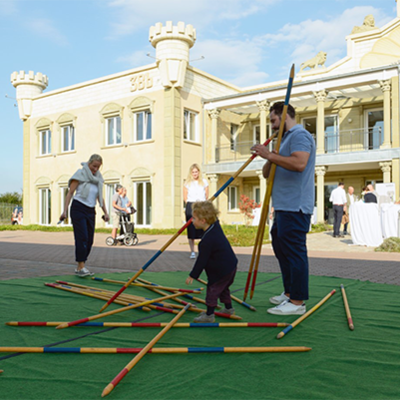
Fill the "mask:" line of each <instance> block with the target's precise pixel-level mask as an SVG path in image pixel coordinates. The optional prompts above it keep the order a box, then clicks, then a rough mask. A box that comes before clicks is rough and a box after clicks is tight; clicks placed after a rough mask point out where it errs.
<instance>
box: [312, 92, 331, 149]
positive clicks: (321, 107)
mask: <svg viewBox="0 0 400 400" xmlns="http://www.w3.org/2000/svg"><path fill="white" fill-rule="evenodd" d="M327 94H328V92H327V91H326V90H320V91H319V92H314V96H315V99H316V100H317V154H324V153H325V99H326V95H327Z"/></svg>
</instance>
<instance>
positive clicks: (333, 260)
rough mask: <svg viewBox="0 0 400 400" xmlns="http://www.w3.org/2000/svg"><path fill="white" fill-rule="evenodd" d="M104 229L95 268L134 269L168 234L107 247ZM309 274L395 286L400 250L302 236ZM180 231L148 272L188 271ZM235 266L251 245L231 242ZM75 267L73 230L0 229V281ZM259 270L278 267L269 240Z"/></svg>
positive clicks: (243, 267) (242, 264)
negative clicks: (246, 245)
mask: <svg viewBox="0 0 400 400" xmlns="http://www.w3.org/2000/svg"><path fill="white" fill-rule="evenodd" d="M107 236H108V235H107V234H100V233H97V234H96V236H95V244H94V247H93V250H92V253H91V255H90V257H89V260H88V263H87V266H88V267H90V269H92V270H93V271H94V272H96V273H106V272H129V271H131V272H136V271H137V270H139V269H140V268H141V267H143V265H145V264H146V262H147V261H148V260H150V258H151V257H152V256H154V254H155V253H156V252H157V251H158V250H159V249H160V248H161V247H162V246H163V245H164V244H165V243H166V242H167V241H168V239H169V238H170V236H163V235H157V236H150V235H139V244H138V245H137V246H133V247H125V246H117V247H108V246H107V245H106V244H105V238H106V237H107ZM307 241H308V250H309V257H310V274H311V275H322V276H336V277H341V278H349V279H360V280H369V281H372V282H378V283H388V284H394V285H400V254H399V253H377V252H375V251H374V249H373V248H369V247H361V246H353V245H351V239H350V237H347V236H346V237H345V238H344V239H336V238H333V237H332V234H331V233H330V232H323V233H315V234H310V235H308V237H307ZM188 248H189V247H188V244H187V240H186V237H185V236H180V237H179V238H177V239H176V240H175V241H174V242H173V243H172V244H171V245H170V246H169V247H168V249H167V250H166V251H165V252H164V253H163V254H161V255H160V256H159V257H158V258H157V259H156V260H155V261H154V262H153V264H151V265H150V266H149V269H148V270H149V271H190V269H191V268H192V265H193V260H190V259H189V251H188ZM234 250H235V253H236V254H237V257H238V259H239V267H238V268H239V271H247V270H248V266H249V264H250V259H251V254H252V250H253V249H252V248H251V247H235V248H234ZM74 269H75V262H74V242H73V234H72V232H55V233H54V232H31V231H3V232H0V280H6V279H16V278H29V277H37V276H54V275H68V274H72V273H73V271H74ZM259 271H260V272H279V266H278V263H277V261H276V259H275V257H274V255H273V251H272V249H271V245H264V246H263V250H262V256H261V260H260V268H259Z"/></svg>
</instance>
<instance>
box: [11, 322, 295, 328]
mask: <svg viewBox="0 0 400 400" xmlns="http://www.w3.org/2000/svg"><path fill="white" fill-rule="evenodd" d="M64 323H65V322H56V321H48V322H45V321H9V322H6V325H9V326H47V327H53V326H58V325H61V324H64ZM166 325H167V322H83V323H82V324H79V325H76V326H77V327H88V326H97V327H119V328H163V327H164V326H166ZM286 326H289V324H288V323H287V322H205V323H196V322H182V323H177V324H175V325H174V326H173V328H284V327H286Z"/></svg>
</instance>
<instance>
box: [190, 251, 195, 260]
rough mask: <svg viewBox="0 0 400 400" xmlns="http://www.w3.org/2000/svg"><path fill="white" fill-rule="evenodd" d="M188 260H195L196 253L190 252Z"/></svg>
mask: <svg viewBox="0 0 400 400" xmlns="http://www.w3.org/2000/svg"><path fill="white" fill-rule="evenodd" d="M189 258H192V259H194V258H196V253H195V252H194V251H192V253H191V254H190V257H189Z"/></svg>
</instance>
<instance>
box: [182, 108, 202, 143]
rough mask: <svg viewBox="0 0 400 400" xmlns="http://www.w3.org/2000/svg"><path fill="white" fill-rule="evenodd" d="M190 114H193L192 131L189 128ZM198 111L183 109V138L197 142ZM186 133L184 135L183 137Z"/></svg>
mask: <svg viewBox="0 0 400 400" xmlns="http://www.w3.org/2000/svg"><path fill="white" fill-rule="evenodd" d="M191 116H194V132H192V130H191V124H190V121H191ZM198 125H199V113H197V112H195V111H191V110H186V109H185V110H183V139H184V140H187V141H189V142H197V143H198V142H199V126H198ZM185 135H186V137H185Z"/></svg>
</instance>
